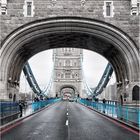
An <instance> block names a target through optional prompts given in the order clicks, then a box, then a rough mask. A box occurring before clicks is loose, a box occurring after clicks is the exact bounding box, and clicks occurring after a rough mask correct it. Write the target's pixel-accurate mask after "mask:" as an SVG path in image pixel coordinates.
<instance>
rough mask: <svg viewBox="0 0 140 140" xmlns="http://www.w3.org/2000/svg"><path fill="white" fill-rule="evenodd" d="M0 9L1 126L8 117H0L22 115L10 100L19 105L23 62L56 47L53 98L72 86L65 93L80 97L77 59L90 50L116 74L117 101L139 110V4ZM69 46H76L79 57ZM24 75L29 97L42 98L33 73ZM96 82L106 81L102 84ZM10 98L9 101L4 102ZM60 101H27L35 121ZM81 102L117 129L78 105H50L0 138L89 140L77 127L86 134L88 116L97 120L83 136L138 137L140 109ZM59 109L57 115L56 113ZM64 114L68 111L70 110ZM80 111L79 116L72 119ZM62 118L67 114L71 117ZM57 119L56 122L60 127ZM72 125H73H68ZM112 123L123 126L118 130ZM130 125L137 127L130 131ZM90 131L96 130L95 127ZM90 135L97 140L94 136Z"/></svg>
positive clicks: (16, 1)
mask: <svg viewBox="0 0 140 140" xmlns="http://www.w3.org/2000/svg"><path fill="white" fill-rule="evenodd" d="M0 9H1V10H0V18H1V21H0V26H1V36H0V41H1V47H0V100H1V102H2V104H1V106H2V110H3V112H1V117H2V118H1V120H2V119H3V118H5V116H3V115H5V114H6V115H7V116H8V117H9V114H11V111H12V113H13V114H14V115H15V113H17V112H18V111H19V110H18V109H19V108H18V107H17V106H18V105H17V103H16V102H15V101H18V100H19V99H18V95H19V85H20V82H19V81H20V75H21V71H22V70H23V68H25V66H26V64H27V61H28V60H29V59H30V58H31V57H32V56H34V55H35V54H37V53H39V52H41V51H44V50H48V49H54V56H53V58H54V59H53V60H54V64H55V66H54V79H53V85H52V86H53V92H52V96H53V97H55V96H57V97H60V96H61V94H65V89H66V88H71V89H72V91H69V92H71V93H72V92H73V91H74V94H75V95H76V97H78V99H79V97H81V98H82V97H83V94H82V91H81V87H82V75H81V73H82V72H81V70H82V69H81V59H82V55H83V54H82V51H81V50H82V49H87V50H91V51H94V52H96V53H98V54H100V55H102V56H103V57H105V58H106V59H107V60H108V61H109V63H110V65H111V68H112V70H113V71H114V72H115V75H116V82H117V95H118V101H117V102H119V100H121V102H122V100H123V97H124V96H125V97H127V98H126V101H127V104H134V105H137V104H136V101H137V100H139V87H140V76H139V34H140V33H139V28H140V25H139V14H140V1H139V0H109V1H107V0H100V1H99V0H77V1H73V0H61V1H60V0H45V1H44V0H39V1H38V0H1V1H0ZM74 48H79V52H78V50H74ZM71 52H73V53H71ZM28 70H29V69H28V68H27V69H26V70H25V71H26V74H27V71H28ZM28 72H29V73H28V76H29V77H30V78H29V77H28V81H30V84H31V85H34V83H36V84H35V85H36V88H34V91H35V92H36V93H38V94H40V93H42V91H41V89H39V87H37V82H36V80H35V78H34V77H33V74H31V70H30V71H28ZM108 72H110V71H107V72H105V73H106V74H105V75H108V76H109V75H111V72H110V73H108ZM63 74H64V75H63ZM30 75H32V76H30ZM105 75H104V76H105ZM75 79H76V80H75ZM103 79H104V77H103ZM108 80H109V78H107V79H106V81H108ZM101 81H102V82H103V80H101ZM102 82H101V83H102ZM100 85H102V86H103V85H106V84H105V83H104V84H100V83H99V85H98V86H97V87H98V88H95V94H98V91H102V90H100V89H102V88H101V87H102V86H100ZM91 92H92V91H91ZM93 93H94V92H93ZM93 96H94V95H93ZM11 100H12V101H14V102H12V103H11V102H10V104H9V101H11ZM57 101H60V100H59V99H51V100H47V101H41V102H37V103H35V102H34V103H32V104H31V106H32V115H33V114H35V113H38V111H36V110H39V111H40V109H41V108H43V107H45V106H46V105H49V104H51V103H54V102H57ZM78 102H79V103H80V104H82V105H86V106H88V108H90V109H91V110H94V109H95V110H96V111H97V112H100V113H101V114H104V116H106V118H107V120H110V119H111V120H112V118H114V119H115V123H114V124H115V125H114V124H112V123H110V122H107V123H106V124H107V126H108V127H106V125H105V124H104V122H105V121H103V119H102V118H100V117H99V116H98V115H95V114H94V113H95V112H94V113H92V112H90V111H89V110H87V108H86V109H85V107H83V106H82V105H80V104H77V103H73V104H71V103H68V102H60V103H58V104H55V105H54V108H53V107H52V109H48V111H46V112H47V114H46V113H43V112H42V114H41V115H38V116H39V117H33V118H34V119H33V118H32V119H31V122H30V123H29V122H28V121H27V124H26V123H24V124H25V125H21V127H20V126H19V127H16V129H12V128H14V127H15V126H17V125H19V124H22V118H21V120H20V121H19V122H17V123H15V126H13V124H12V123H11V125H12V127H11V126H10V127H9V128H8V129H7V127H8V126H6V127H5V128H2V129H1V133H2V134H4V133H6V132H8V131H9V130H10V133H6V135H3V137H2V138H3V139H5V140H9V139H11V137H12V138H13V139H14V140H15V139H17V140H19V139H22V138H24V139H25V137H24V136H27V137H26V139H31V138H34V139H36V138H37V139H41V138H40V136H41V135H42V134H43V135H44V134H45V137H44V139H46V138H48V139H50V140H52V139H57V140H58V135H59V138H60V139H61V140H62V139H64V140H66V139H67V138H68V139H72V140H76V138H77V139H78V137H77V134H78V136H80V135H82V138H83V139H87V140H88V139H89V140H90V137H88V136H87V135H86V131H85V130H82V129H79V128H84V127H83V126H84V125H85V124H86V125H87V124H89V122H88V120H87V121H85V120H86V119H87V117H88V119H89V120H92V122H94V123H92V124H91V125H88V128H91V129H88V130H92V131H88V132H90V134H92V133H93V132H94V133H93V134H97V138H99V139H103V135H104V136H105V137H106V139H109V138H110V137H111V138H113V139H114V140H115V139H116V138H114V136H116V135H118V134H120V135H119V137H117V139H118V138H119V139H120V140H121V139H122V140H123V139H125V138H127V139H128V138H129V139H130V140H134V139H135V140H137V139H138V136H137V135H138V129H139V128H138V127H139V125H140V123H139V122H140V121H139V120H140V119H139V108H137V107H134V108H133V107H132V108H129V107H128V106H126V107H125V106H122V104H121V102H120V104H119V105H118V104H117V105H116V102H115V103H114V102H113V103H112V102H111V104H110V103H109V102H108V103H105V101H104V102H103V103H97V102H92V101H89V100H85V99H79V100H78ZM7 103H8V104H7ZM5 104H6V105H7V106H5ZM9 108H13V110H10V112H8V111H7V110H8V109H9ZM68 108H69V109H68ZM133 109H134V110H133ZM58 110H59V111H60V113H56V112H57V111H58ZM68 110H70V111H69V112H68ZM110 110H111V111H112V112H111V111H110ZM77 111H78V112H79V114H77V113H76V112H77ZM5 112H6V113H5ZM44 112H45V111H44ZM48 114H50V116H48ZM65 114H70V116H69V115H65ZM86 115H87V116H86ZM7 116H6V117H7ZM29 116H30V115H29ZM29 116H28V117H29ZM44 116H45V117H44ZM110 116H111V117H110ZM10 117H11V116H10ZM12 117H13V116H12ZM108 117H109V118H110V119H108ZM46 118H47V119H49V121H51V124H52V125H53V128H54V130H55V135H54V136H53V135H51V134H52V132H51V133H47V134H46V132H49V131H50V130H52V127H51V126H49V125H48V126H47V127H46V124H47V123H46V122H41V121H40V120H46V121H48V120H47V119H46ZM79 118H80V119H79ZM93 118H95V119H93ZM8 119H9V118H8ZM24 119H25V118H24ZM54 120H57V123H56V124H57V125H59V126H60V128H61V129H62V131H61V132H64V133H63V134H61V133H59V132H58V131H57V129H56V128H57V127H56V126H55V125H54ZM60 120H61V122H59V121H60ZM64 120H65V121H66V126H65V127H64V125H62V126H61V124H63V123H64V122H63V121H64ZM69 120H70V123H71V127H67V126H68V125H69ZM79 120H81V122H80V121H79ZM95 120H97V121H95ZM120 120H121V121H120ZM122 120H123V121H124V122H125V123H123V121H122ZM75 121H77V124H78V126H79V127H78V129H77V130H75V128H76V126H75V124H76V122H75ZM84 121H85V123H84ZM15 122H16V121H15ZM35 122H38V123H39V124H41V126H40V125H38V126H37V125H35ZM111 122H114V121H111ZM120 123H123V125H126V123H127V126H128V125H129V128H128V127H126V126H124V127H123V125H121V124H120ZM32 124H33V125H32ZM97 124H98V125H97ZM116 124H118V125H119V126H121V128H120V127H117V126H116ZM134 124H135V126H131V125H134ZM32 126H33V127H34V128H37V129H34V130H33V132H32V133H29V132H30V130H32V128H33V127H32ZM73 126H75V128H74V127H73ZM95 126H99V127H98V128H96V129H95ZM22 128H23V129H24V130H25V129H26V128H27V129H26V131H24V132H23V131H21V130H22ZM50 128H51V129H50ZM65 128H66V129H65ZM92 128H94V129H92ZM103 128H107V129H106V130H108V131H106V130H104V129H103ZM46 129H47V130H46ZM68 129H69V130H68ZM126 129H127V130H126ZM39 130H41V131H39ZM65 130H68V131H67V132H69V134H72V135H70V136H69V134H67V132H65ZM73 130H75V131H73ZM79 130H80V131H79ZM94 130H95V131H94ZM100 130H101V132H103V133H102V134H101V133H99V131H100ZM114 130H115V131H114ZM112 131H113V132H112ZM15 132H22V133H18V134H19V135H18V136H17V137H15ZM75 132H77V133H75ZM80 132H81V133H80ZM97 132H98V133H97ZM108 132H111V133H108ZM40 133H41V135H38V137H36V136H35V134H40ZM48 134H50V135H48ZM57 134H58V135H57ZM84 134H85V135H84ZM106 134H110V136H106ZM92 137H94V136H93V135H92Z"/></svg>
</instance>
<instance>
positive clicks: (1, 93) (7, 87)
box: [0, 81, 19, 101]
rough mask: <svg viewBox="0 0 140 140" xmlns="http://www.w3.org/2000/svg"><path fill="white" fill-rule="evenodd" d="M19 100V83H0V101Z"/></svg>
mask: <svg viewBox="0 0 140 140" xmlns="http://www.w3.org/2000/svg"><path fill="white" fill-rule="evenodd" d="M14 95H15V100H16V101H18V100H19V83H11V82H9V81H8V82H6V81H0V100H1V101H13V97H14Z"/></svg>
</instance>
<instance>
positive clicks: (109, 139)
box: [1, 101, 139, 140]
mask: <svg viewBox="0 0 140 140" xmlns="http://www.w3.org/2000/svg"><path fill="white" fill-rule="evenodd" d="M1 139H2V140H138V139H139V138H138V135H137V134H135V133H133V132H131V131H129V130H127V129H125V128H123V127H121V126H119V125H117V124H115V123H113V122H112V121H110V120H108V119H106V118H104V117H102V116H101V115H99V114H97V113H96V112H94V111H92V110H89V109H87V108H86V107H84V106H82V105H80V104H78V103H75V102H66V101H63V102H59V103H56V104H54V105H52V106H50V107H49V108H47V109H45V110H43V111H41V112H40V113H38V114H36V115H34V116H32V117H29V118H28V119H25V120H23V121H22V122H21V123H20V124H18V126H16V127H14V128H12V129H11V130H8V131H7V132H5V133H3V134H2V137H1Z"/></svg>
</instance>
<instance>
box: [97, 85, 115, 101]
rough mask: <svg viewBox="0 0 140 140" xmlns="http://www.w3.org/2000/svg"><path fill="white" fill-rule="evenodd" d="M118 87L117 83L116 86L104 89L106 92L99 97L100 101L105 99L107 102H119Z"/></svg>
mask: <svg viewBox="0 0 140 140" xmlns="http://www.w3.org/2000/svg"><path fill="white" fill-rule="evenodd" d="M116 89H117V86H116V83H115V84H114V85H109V86H108V87H106V88H105V89H104V91H103V92H102V93H101V94H100V95H98V96H97V98H99V99H103V98H105V99H106V100H117V90H116Z"/></svg>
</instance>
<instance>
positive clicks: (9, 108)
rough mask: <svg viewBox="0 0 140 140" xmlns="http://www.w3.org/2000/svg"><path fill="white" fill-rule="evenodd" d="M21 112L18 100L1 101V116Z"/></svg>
mask: <svg viewBox="0 0 140 140" xmlns="http://www.w3.org/2000/svg"><path fill="white" fill-rule="evenodd" d="M16 113H19V104H18V103H17V102H0V118H3V117H6V116H10V115H13V114H16Z"/></svg>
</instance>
